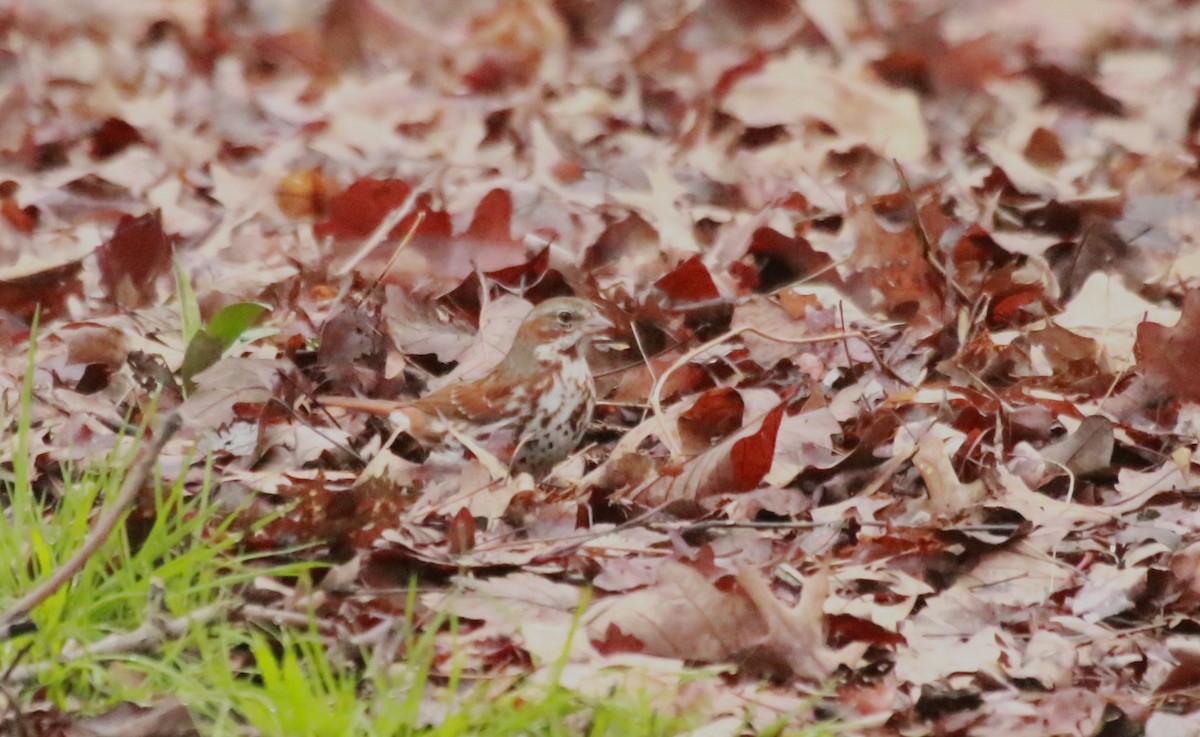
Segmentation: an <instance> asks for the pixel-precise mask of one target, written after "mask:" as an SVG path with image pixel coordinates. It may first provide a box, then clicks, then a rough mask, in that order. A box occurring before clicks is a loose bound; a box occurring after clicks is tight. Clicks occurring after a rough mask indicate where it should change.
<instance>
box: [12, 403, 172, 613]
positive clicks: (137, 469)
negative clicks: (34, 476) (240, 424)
mask: <svg viewBox="0 0 1200 737" xmlns="http://www.w3.org/2000/svg"><path fill="white" fill-rule="evenodd" d="M182 425H183V420H182V419H180V417H179V412H178V411H175V412H172V413H171V414H170V415H168V416H167V419H166V420H165V421H164V422H163V425H162V428H160V429H159V431H158V435H156V436H155V437H154V439H152V440H151V441H150V443H149V444H148V445H144V446H142V448H141V450H140V451H139V452H138V456H137V458H135V459H134V461H133V464H132V465H130V467H129V470H128V471H127V472H126V474H125V481H124V483H122V484H121V490H120V491H119V492H118V493H117V498H116V499H115V500H113V503H112V505H111V506H110V507H109V508H108V510H107V511H105V512H104V514H103V515H101V516H100V519H99V520H97V521H96V525H95V527H93V528H92V531H91V533H90V534H89V535H88V536H87V538H86V539H84V541H83V545H81V546H80V547H79V550H77V551H75V554H74V555H72V556H71V558H70V559H69V560H67V562H66V563H64V564H63V565H62V566H60V567H59V568H58V570H56V571H55V572H54V573H53V574H52V575H51V576H50V578H48V579H46V580H45V581H44V582H43V583H42V584H40V585H39V586H38V587H37V588H35V589H34V590H33V591H30V592H29V593H28V594H26V595H25V596H23V597H21V598H20V599H19V600H17V601H16V602H15V603H14V604H12V605H11V606H9V608H8V609H7V610H6V611H5V612H4V614H2V615H0V626H2V625H5V624H8V623H9V622H13V621H15V620H17V619H19V618H21V617H23V616H25V615H26V614H28V613H29V612H30V611H32V610H33V608H34V607H36V606H37V605H38V604H41V603H42V602H43V601H45V600H46V599H48V598H50V597H51V596H52V595H53V594H54V592H55V591H58V589H60V588H61V587H62V586H63V584H65V583H66V582H67V581H70V580H71V578H72V577H73V576H74V575H75V574H76V573H78V572H79V571H80V570H81V569H82V568H83V566H84V565H85V564H86V563H87V561H88V558H90V557H92V554H94V553H95V552H96V551H97V550H99V549H100V546H101V545H103V544H104V541H105V540H107V539H108V536H109V535H110V534H111V533H112V531H113V529H114V528H115V527H116V526H117V522H118V521H120V519H121V516H122V515H123V514H124V513H125V509H126V508H127V507H129V505H130V504H132V503H133V500H134V498H135V497H136V496H137V494H138V492H139V491H141V489H142V486H143V485H144V484H145V483H146V479H148V478H149V477H150V470H151V469H153V468H154V462H155V461H156V460H158V456H159V454H160V453H162V449H163V446H165V445H166V444H167V441H168V440H170V439H171V437H172V436H173V435H174V434H175V433H176V432H178V431H179V428H180V427H181V426H182Z"/></svg>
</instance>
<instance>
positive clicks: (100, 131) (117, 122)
mask: <svg viewBox="0 0 1200 737" xmlns="http://www.w3.org/2000/svg"><path fill="white" fill-rule="evenodd" d="M142 142H143V139H142V134H141V133H139V132H138V129H137V128H134V127H133V126H132V125H130V124H129V123H126V122H125V121H124V120H121V119H119V118H109V119H108V120H105V121H104V122H103V123H101V124H100V127H98V128H96V130H94V131H92V138H91V155H92V158H93V159H107V158H109V157H110V156H115V155H117V154H119V153H121V152H122V151H124V150H125V149H127V148H129V147H130V146H132V145H133V144H135V143H142Z"/></svg>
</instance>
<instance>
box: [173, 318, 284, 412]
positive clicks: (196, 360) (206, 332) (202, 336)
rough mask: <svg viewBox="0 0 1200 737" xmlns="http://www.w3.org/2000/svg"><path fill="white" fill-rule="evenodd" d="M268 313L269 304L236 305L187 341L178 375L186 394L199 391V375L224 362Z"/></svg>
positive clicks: (212, 320)
mask: <svg viewBox="0 0 1200 737" xmlns="http://www.w3.org/2000/svg"><path fill="white" fill-rule="evenodd" d="M266 311H267V307H266V305H261V304H259V303H257V302H237V303H235V304H231V305H229V306H227V307H225V308H224V309H222V310H221V311H220V312H218V313H217V314H215V315H213V316H212V319H211V320H209V321H208V325H206V326H205V327H204V329H203V330H201V331H200V332H198V333H196V334H195V335H194V336H192V339H191V340H190V341H188V346H187V350H185V351H184V353H183V365H181V366H180V367H179V375H180V377H181V378H182V379H183V389H184V391H185V392H189V393H190V392H192V391H193V390H194V389H195V388H196V382H195V381H194V379H195V377H196V375H197V374H199V373H200V372H201V371H203V370H204V369H206V368H208V367H209V366H212V365H213V364H214V363H216V362H217V361H219V360H221V356H222V355H223V354H224V353H225V351H227V350H229V349H230V348H231V347H232V346H233V344H234V343H236V342H237V341H238V339H239V338H241V337H242V336H243V335H245V333H246V332H247V331H248V330H249V329H250V328H251V327H253V326H254V323H255V322H257V321H258V318H259V317H261V316H262V314H263V313H264V312H266Z"/></svg>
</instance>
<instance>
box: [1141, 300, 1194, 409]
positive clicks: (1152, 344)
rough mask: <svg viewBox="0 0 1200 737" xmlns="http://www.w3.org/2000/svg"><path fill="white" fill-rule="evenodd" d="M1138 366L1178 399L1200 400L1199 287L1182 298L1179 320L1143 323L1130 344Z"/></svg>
mask: <svg viewBox="0 0 1200 737" xmlns="http://www.w3.org/2000/svg"><path fill="white" fill-rule="evenodd" d="M1133 351H1134V354H1135V355H1136V356H1137V363H1138V368H1139V369H1140V370H1141V371H1142V373H1143V374H1144V375H1145V376H1146V378H1147V379H1149V380H1150V381H1151V382H1153V383H1154V384H1155V385H1156V387H1157V388H1159V389H1161V390H1163V391H1166V392H1168V393H1170V394H1172V395H1174V396H1176V397H1178V398H1179V399H1183V400H1186V401H1191V402H1200V381H1196V374H1195V373H1193V372H1194V371H1195V370H1196V368H1195V367H1196V366H1198V365H1200V289H1192V290H1190V291H1189V292H1188V293H1187V294H1185V295H1184V297H1183V310H1182V314H1181V315H1180V317H1179V322H1177V323H1175V325H1174V326H1173V327H1167V326H1166V325H1159V324H1158V323H1153V322H1143V323H1141V324H1140V325H1138V328H1137V342H1136V343H1134V346H1133Z"/></svg>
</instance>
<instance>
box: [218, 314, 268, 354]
mask: <svg viewBox="0 0 1200 737" xmlns="http://www.w3.org/2000/svg"><path fill="white" fill-rule="evenodd" d="M266 311H267V306H266V305H263V304H259V303H258V302H237V303H235V304H231V305H229V306H228V307H225V308H224V309H222V310H221V311H220V312H218V313H217V314H215V315H213V316H212V319H211V320H209V321H208V325H207V326H206V327H205V328H204V332H206V333H208V334H209V335H210V336H211V337H213V338H216V339H217V340H219V341H221V342H222V345H223V348H222V349H221V350H224V349H225V348H228V347H229V346H231V345H233V343H234V341H236V340H237V339H238V338H240V337H242V333H244V332H246V331H247V330H248V329H249V328H250V326H252V325H254V323H256V322H258V318H259V317H261V316H262V314H263V313H264V312H266Z"/></svg>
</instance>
